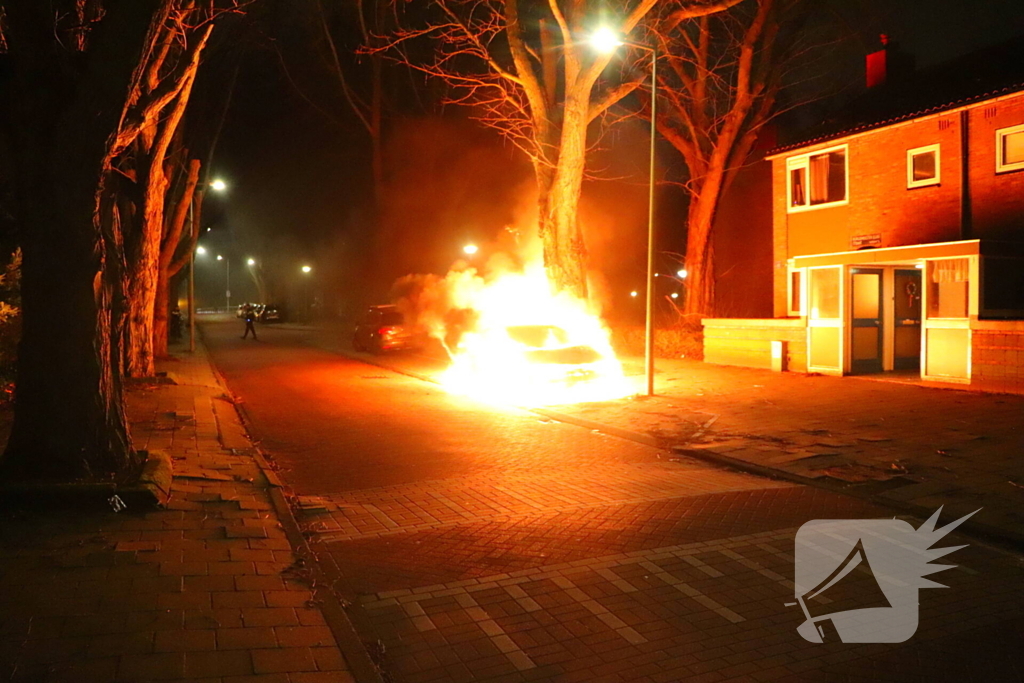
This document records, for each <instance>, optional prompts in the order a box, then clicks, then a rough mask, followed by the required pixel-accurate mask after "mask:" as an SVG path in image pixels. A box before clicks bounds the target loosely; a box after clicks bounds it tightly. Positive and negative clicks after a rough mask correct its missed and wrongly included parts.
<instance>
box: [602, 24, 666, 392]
mask: <svg viewBox="0 0 1024 683" xmlns="http://www.w3.org/2000/svg"><path fill="white" fill-rule="evenodd" d="M590 44H591V45H592V46H593V47H594V49H595V50H597V51H599V52H602V53H604V54H610V53H612V52H614V51H615V49H616V48H618V47H621V46H623V45H628V46H629V47H635V48H637V49H640V50H647V51H648V52H650V53H651V169H650V176H649V180H648V184H649V188H648V198H647V306H646V314H645V316H646V322H645V328H644V335H645V336H644V372H645V374H646V377H647V395H648V396H654V183H655V180H654V173H655V160H656V156H655V146H654V140H655V136H656V134H657V122H658V48H657V47H650V46H648V45H643V44H641V43H632V42H627V41H624V40H622V39H621V37H620V36H619V34H618V33H616V32H615V31H613V30H612V29H610V28H607V27H602V28H599V29H598V30H597V31H595V32H594V33H593V34H592V35H591V37H590Z"/></svg>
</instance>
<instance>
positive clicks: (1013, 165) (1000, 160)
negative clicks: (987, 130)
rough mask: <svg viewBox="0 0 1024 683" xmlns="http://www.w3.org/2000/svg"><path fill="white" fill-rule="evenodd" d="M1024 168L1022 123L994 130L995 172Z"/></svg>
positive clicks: (1023, 130) (1023, 131)
mask: <svg viewBox="0 0 1024 683" xmlns="http://www.w3.org/2000/svg"><path fill="white" fill-rule="evenodd" d="M1022 168H1024V125H1020V126H1014V127H1012V128H1003V129H1002V130H997V131H996V172H997V173H999V172H1002V171H1017V170H1019V169H1022Z"/></svg>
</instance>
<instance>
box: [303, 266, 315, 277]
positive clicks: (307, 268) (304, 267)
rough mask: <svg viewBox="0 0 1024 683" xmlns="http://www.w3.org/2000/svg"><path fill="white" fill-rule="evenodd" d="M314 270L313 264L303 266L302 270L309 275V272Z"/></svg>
mask: <svg viewBox="0 0 1024 683" xmlns="http://www.w3.org/2000/svg"><path fill="white" fill-rule="evenodd" d="M312 270H313V267H312V266H302V272H303V273H306V274H307V275H309V273H310V272H311V271H312Z"/></svg>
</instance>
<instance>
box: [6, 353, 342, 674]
mask: <svg viewBox="0 0 1024 683" xmlns="http://www.w3.org/2000/svg"><path fill="white" fill-rule="evenodd" d="M160 367H161V369H163V370H166V371H167V372H168V375H169V376H170V377H172V378H173V379H174V380H176V382H177V384H175V385H170V384H155V385H147V386H144V387H135V388H133V389H132V390H131V391H130V392H129V396H128V413H129V420H130V429H131V433H132V436H133V440H134V442H135V445H136V447H138V448H142V449H149V450H154V449H163V450H165V451H167V452H168V453H169V454H170V456H171V457H172V459H173V462H174V466H175V477H174V481H173V488H172V496H171V500H170V502H169V503H168V505H167V506H166V508H165V509H162V510H156V511H148V512H147V511H136V510H132V509H127V510H124V511H122V512H120V513H115V512H113V511H112V510H108V511H105V512H103V511H96V512H88V511H87V512H81V511H79V512H58V511H53V512H46V511H42V512H40V511H31V512H19V513H12V512H7V513H4V518H3V520H2V524H0V680H4V681H8V680H10V681H26V682H32V683H35V682H37V681H53V682H71V681H73V682H75V683H79V682H81V683H85V682H89V681H97V682H100V681H102V682H104V683H107V682H110V681H124V682H135V681H151V680H154V681H155V680H160V681H165V680H171V681H173V680H179V681H185V680H188V681H203V682H207V681H209V682H220V683H242V682H249V681H254V682H255V681H265V682H266V683H288V682H291V683H306V682H309V683H313V682H328V681H331V682H338V683H344V682H345V681H353V680H355V679H354V678H353V677H352V675H351V674H350V673H349V670H348V669H349V667H348V665H347V663H346V661H345V660H344V658H343V656H342V654H341V652H340V651H339V649H338V647H337V645H336V643H335V639H334V636H333V635H332V631H331V629H330V628H328V627H327V624H326V622H325V620H324V616H323V614H322V612H321V609H320V606H319V604H318V603H317V602H316V601H314V600H313V597H314V596H313V592H312V591H311V588H310V585H308V583H307V582H306V581H305V578H304V574H303V572H302V571H301V567H300V566H299V565H297V564H296V563H295V561H296V555H295V554H294V553H293V549H292V547H291V545H290V544H289V541H288V539H287V538H286V535H285V532H284V531H283V529H282V525H281V521H280V520H279V519H278V517H277V515H276V513H275V512H274V510H273V506H272V504H271V501H270V497H269V495H268V490H269V489H268V482H267V479H266V478H265V477H264V475H263V473H262V471H261V469H260V467H259V466H258V465H257V462H256V461H255V460H254V459H253V455H252V452H251V450H250V449H251V444H250V443H249V441H248V440H247V439H246V437H245V434H244V430H243V429H242V427H241V424H240V422H239V420H238V416H237V414H236V413H235V410H234V407H233V406H232V405H231V404H230V403H229V402H228V401H227V400H225V396H224V393H223V389H222V388H221V387H220V386H219V385H218V383H217V381H216V379H215V377H214V375H213V374H212V372H211V369H210V367H209V362H208V361H207V359H206V356H205V354H204V353H203V352H202V351H200V352H199V353H196V354H195V356H193V357H189V356H188V355H187V354H183V355H181V356H180V359H179V360H177V361H169V362H166V363H161V364H160Z"/></svg>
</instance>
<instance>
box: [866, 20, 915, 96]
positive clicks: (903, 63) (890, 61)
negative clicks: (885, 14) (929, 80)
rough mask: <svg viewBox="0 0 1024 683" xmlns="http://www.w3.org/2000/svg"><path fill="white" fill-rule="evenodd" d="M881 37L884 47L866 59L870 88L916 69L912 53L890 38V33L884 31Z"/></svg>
mask: <svg viewBox="0 0 1024 683" xmlns="http://www.w3.org/2000/svg"><path fill="white" fill-rule="evenodd" d="M879 38H880V39H881V42H882V49H881V50H878V51H876V52H872V53H871V54H869V55H868V56H867V57H866V59H865V60H864V66H865V74H866V76H867V79H866V84H867V86H868V88H875V87H878V86H881V85H886V84H887V83H893V82H894V81H898V80H900V79H903V78H906V77H907V76H908V75H910V74H911V73H913V71H914V66H915V65H914V58H913V57H912V56H911V55H909V54H907V53H906V52H904V51H903V50H901V49H900V46H899V44H898V43H896V42H895V41H891V40H889V36H888V35H886V34H884V33H883V34H882V35H881V36H879Z"/></svg>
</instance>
